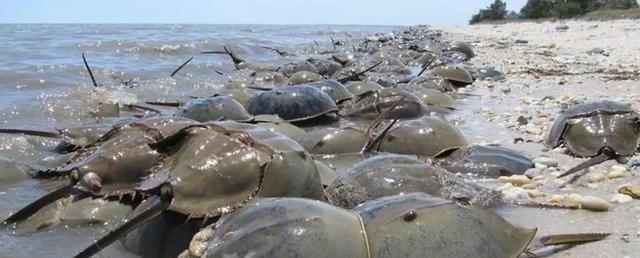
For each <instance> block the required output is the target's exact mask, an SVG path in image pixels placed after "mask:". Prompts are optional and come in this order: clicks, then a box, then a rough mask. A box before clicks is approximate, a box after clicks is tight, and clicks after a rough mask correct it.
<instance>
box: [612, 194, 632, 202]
mask: <svg viewBox="0 0 640 258" xmlns="http://www.w3.org/2000/svg"><path fill="white" fill-rule="evenodd" d="M631 200H633V198H631V196H628V195H626V194H614V195H613V197H611V202H612V203H627V202H630V201H631Z"/></svg>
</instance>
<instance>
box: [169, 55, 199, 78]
mask: <svg viewBox="0 0 640 258" xmlns="http://www.w3.org/2000/svg"><path fill="white" fill-rule="evenodd" d="M191 60H193V57H190V58H189V59H187V61H185V62H184V63H182V64H181V65H180V66H178V68H176V70H174V71H173V72H172V73H171V75H169V77H173V76H174V75H176V74H177V73H178V72H179V71H180V70H182V68H184V67H185V66H186V65H187V64H188V63H189V62H191Z"/></svg>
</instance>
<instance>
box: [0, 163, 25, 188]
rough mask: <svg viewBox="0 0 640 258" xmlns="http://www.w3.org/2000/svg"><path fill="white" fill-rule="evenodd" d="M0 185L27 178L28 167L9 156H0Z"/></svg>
mask: <svg viewBox="0 0 640 258" xmlns="http://www.w3.org/2000/svg"><path fill="white" fill-rule="evenodd" d="M0 167H2V172H0V185H3V184H7V183H13V182H17V181H22V180H26V179H29V172H28V171H29V169H28V168H27V167H26V166H24V165H22V164H19V163H17V162H15V161H13V160H11V159H9V158H6V157H4V156H0Z"/></svg>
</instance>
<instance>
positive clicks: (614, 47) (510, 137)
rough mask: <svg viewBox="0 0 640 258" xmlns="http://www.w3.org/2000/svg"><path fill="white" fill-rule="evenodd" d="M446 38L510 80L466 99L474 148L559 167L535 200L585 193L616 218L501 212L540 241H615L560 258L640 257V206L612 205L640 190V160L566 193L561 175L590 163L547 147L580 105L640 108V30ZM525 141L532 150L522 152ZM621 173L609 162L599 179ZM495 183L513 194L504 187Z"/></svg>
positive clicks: (484, 30) (492, 29) (588, 25)
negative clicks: (565, 236)
mask: <svg viewBox="0 0 640 258" xmlns="http://www.w3.org/2000/svg"><path fill="white" fill-rule="evenodd" d="M436 29H438V30H441V31H442V33H443V34H444V35H445V38H447V39H459V40H464V41H468V42H472V44H473V45H474V47H475V51H476V53H477V56H476V57H475V58H474V59H473V60H472V63H473V64H475V65H489V66H494V67H497V68H499V70H501V71H503V72H504V73H505V76H506V79H505V80H503V81H497V82H476V83H474V85H473V86H472V87H470V88H467V89H465V93H468V95H470V96H469V97H467V98H465V99H463V100H462V104H461V106H460V111H459V113H458V114H457V116H458V117H457V119H458V120H459V124H458V126H459V127H460V128H461V130H462V131H463V132H464V133H465V134H466V135H468V137H469V138H470V140H471V141H473V142H475V143H478V144H486V143H497V144H501V145H504V146H507V147H510V148H514V149H517V150H520V151H522V152H524V153H526V154H528V155H529V156H531V157H534V158H535V157H539V156H543V155H546V156H551V157H552V158H554V159H556V160H557V161H558V163H559V165H558V167H559V168H558V170H557V171H554V170H543V171H542V172H541V174H542V177H540V178H539V180H537V181H536V182H537V184H538V185H539V186H537V187H536V190H535V191H530V193H529V196H533V197H535V195H536V191H537V193H538V194H541V195H542V196H539V197H535V198H532V199H531V200H536V201H543V200H549V199H550V196H552V195H556V194H557V195H563V196H565V197H568V195H569V194H572V193H577V194H580V195H583V196H595V197H599V198H602V199H604V200H606V201H607V202H610V205H611V208H610V210H609V211H608V212H593V211H587V210H567V209H548V208H547V209H541V208H529V207H508V208H501V209H500V210H498V212H500V213H501V214H502V215H504V216H505V217H506V218H507V219H508V220H510V221H512V222H514V223H516V224H519V225H522V226H525V227H537V228H538V230H539V231H538V232H539V235H545V234H562V233H595V232H606V233H612V235H611V236H610V237H609V238H607V239H606V240H605V241H601V242H597V243H590V244H585V245H581V246H577V247H574V248H572V249H569V250H567V251H564V252H560V253H558V254H555V255H554V257H639V256H640V200H637V199H634V200H632V201H630V202H626V203H620V204H618V203H612V202H611V200H612V198H613V196H614V195H615V194H616V193H617V190H618V188H619V187H620V186H622V185H625V184H631V183H635V184H639V183H640V170H639V169H637V168H636V167H632V166H630V165H631V164H632V163H636V161H635V160H634V159H633V158H632V161H631V162H629V163H627V164H624V165H623V166H625V167H627V168H629V171H628V172H627V176H625V177H623V178H616V179H605V180H604V181H600V182H595V183H592V182H590V181H589V180H588V179H589V178H590V177H591V175H587V176H584V177H582V178H581V179H580V180H579V181H578V182H576V183H575V184H573V185H570V186H569V187H566V188H560V187H559V186H558V183H559V182H557V181H556V180H555V176H556V175H558V174H559V173H560V172H561V171H564V170H567V169H568V168H570V167H572V166H574V165H576V164H578V163H579V162H581V161H583V159H579V158H574V157H571V156H569V155H567V154H565V153H563V149H562V148H558V149H554V150H546V149H545V147H544V146H543V144H542V143H541V141H542V140H543V139H544V137H545V135H546V134H547V132H548V129H549V128H550V127H551V125H552V123H553V119H554V118H555V117H556V116H557V114H558V112H560V111H561V110H562V109H564V108H566V107H568V106H571V105H574V104H575V103H578V102H581V101H585V100H597V99H605V98H607V99H613V100H619V101H624V102H629V103H632V104H633V105H634V107H635V108H636V109H638V108H640V105H639V104H640V103H639V102H638V100H639V99H640V95H639V94H640V93H639V92H638V90H639V89H640V22H639V21H637V20H616V21H605V22H590V21H578V20H570V21H558V22H542V23H536V22H521V23H510V24H501V25H473V26H453V27H438V28H436ZM520 116H522V117H524V118H526V119H527V120H528V124H527V125H519V124H518V122H517V119H518V117H520ZM454 120H456V118H454ZM516 138H522V139H524V140H525V142H524V143H522V142H520V143H514V139H516ZM634 158H636V157H634ZM638 160H640V159H638ZM617 164H618V163H617V162H616V161H607V162H605V163H603V164H600V165H598V166H595V167H594V171H595V172H590V173H597V171H602V172H607V171H609V170H611V166H613V165H617ZM594 178H595V179H597V177H594ZM592 181H595V180H592ZM486 184H488V185H491V186H494V187H503V183H500V182H497V181H489V182H486ZM518 190H519V189H518ZM525 198H526V196H525Z"/></svg>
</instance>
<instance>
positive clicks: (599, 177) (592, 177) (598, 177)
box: [588, 171, 606, 183]
mask: <svg viewBox="0 0 640 258" xmlns="http://www.w3.org/2000/svg"><path fill="white" fill-rule="evenodd" d="M605 178H606V175H605V174H604V172H601V171H595V172H591V173H589V178H588V180H589V182H591V183H598V182H602V181H604V179H605Z"/></svg>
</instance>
